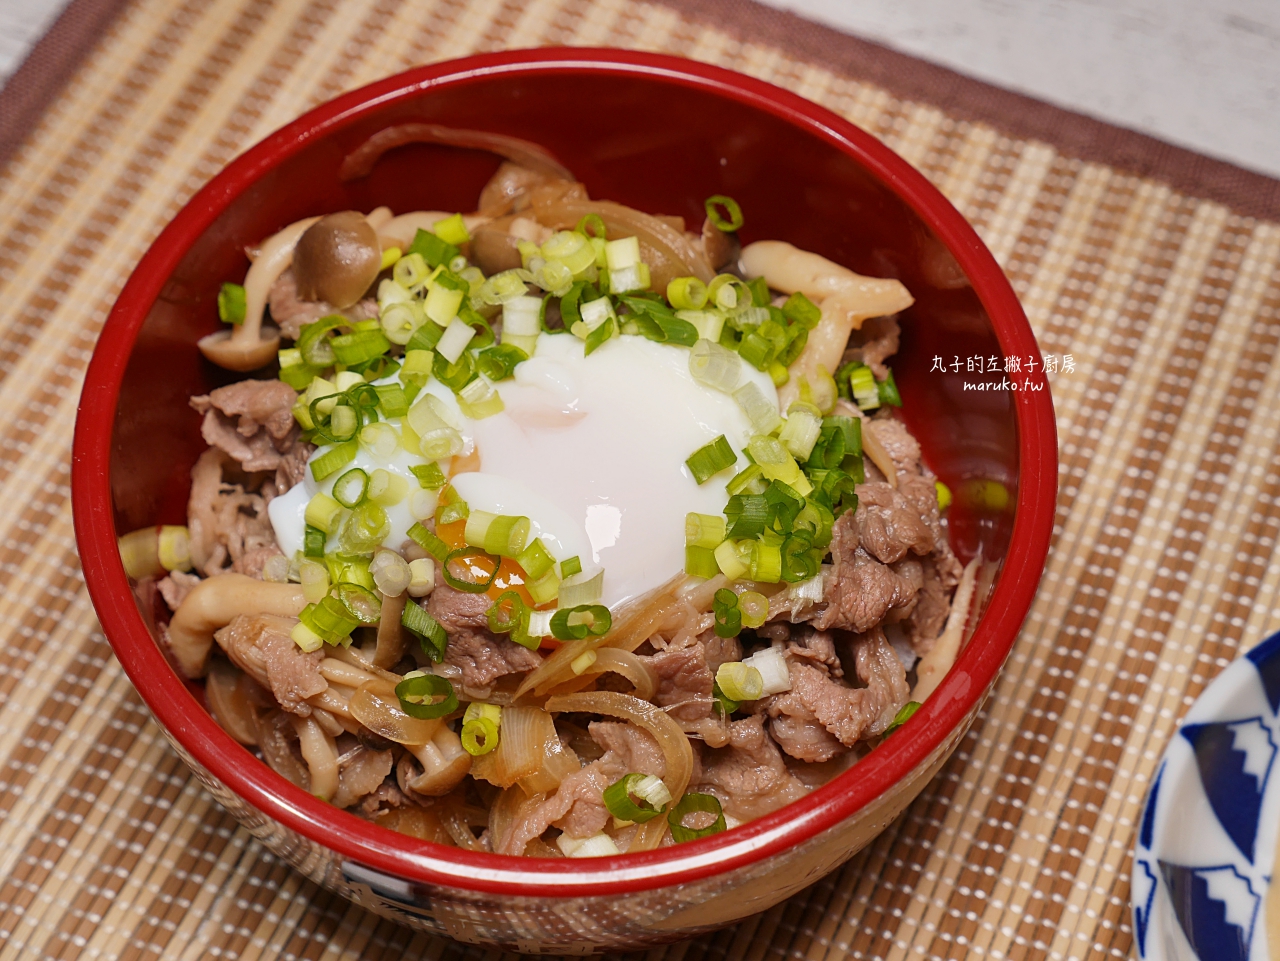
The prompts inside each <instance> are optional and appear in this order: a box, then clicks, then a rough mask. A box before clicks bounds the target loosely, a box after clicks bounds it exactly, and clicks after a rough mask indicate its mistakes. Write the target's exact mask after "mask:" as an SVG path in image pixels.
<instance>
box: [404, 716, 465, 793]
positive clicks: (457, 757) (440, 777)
mask: <svg viewBox="0 0 1280 961" xmlns="http://www.w3.org/2000/svg"><path fill="white" fill-rule="evenodd" d="M405 747H406V749H407V750H408V751H409V752H410V753H411V754H412V755H413V756H414V757H416V758H417V759H418V763H419V764H421V765H422V774H421V775H419V776H418V777H416V778H414V779H413V780H412V781H410V782H409V787H410V789H411V790H413V792H414V793H416V794H423V795H426V796H427V797H442V796H443V795H445V794H448V793H449V792H450V791H452V790H453V789H454V788H455V787H457V786H458V782H460V781H461V780H462V779H463V778H464V777H466V774H467V772H468V771H470V770H471V755H470V754H468V753H467V752H466V751H465V750H464V749H463V747H462V739H461V738H459V737H458V735H457V734H455V733H454V732H453V731H451V730H450V729H449V727H448V725H446V724H441V725H440V729H439V730H438V731H436V733H435V734H434V735H432V738H431V740H430V741H428V742H427V743H426V744H416V745H415V744H406V745H405Z"/></svg>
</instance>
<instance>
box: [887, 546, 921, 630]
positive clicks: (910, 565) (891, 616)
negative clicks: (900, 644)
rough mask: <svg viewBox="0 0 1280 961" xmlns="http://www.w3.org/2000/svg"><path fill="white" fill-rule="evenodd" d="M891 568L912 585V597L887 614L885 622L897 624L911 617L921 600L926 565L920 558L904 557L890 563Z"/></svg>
mask: <svg viewBox="0 0 1280 961" xmlns="http://www.w3.org/2000/svg"><path fill="white" fill-rule="evenodd" d="M889 569H890V570H892V571H893V572H894V573H895V574H897V575H898V576H899V577H901V578H902V579H903V580H904V581H906V582H907V583H908V584H910V585H911V599H910V600H909V601H907V602H906V603H905V604H903V605H901V606H899V607H895V608H893V609H892V610H891V611H889V613H888V614H886V615H885V618H884V622H885V623H886V624H895V623H897V622H898V621H904V620H906V619H907V618H909V617H910V616H911V615H912V613H914V612H915V609H916V605H917V604H918V603H919V602H920V589H921V588H922V587H924V565H923V564H922V563H921V561H920V559H918V558H915V557H904V558H903V559H902V560H900V561H897V562H895V563H893V564H890V565H889Z"/></svg>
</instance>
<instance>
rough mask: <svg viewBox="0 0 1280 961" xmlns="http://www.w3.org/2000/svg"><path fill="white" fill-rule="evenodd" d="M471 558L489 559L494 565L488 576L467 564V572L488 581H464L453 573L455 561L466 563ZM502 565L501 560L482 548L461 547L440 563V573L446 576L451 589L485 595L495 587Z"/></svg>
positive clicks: (446, 581) (445, 578) (472, 565)
mask: <svg viewBox="0 0 1280 961" xmlns="http://www.w3.org/2000/svg"><path fill="white" fill-rule="evenodd" d="M470 557H484V558H487V559H488V560H489V562H490V563H491V564H492V565H493V570H492V571H490V572H489V573H488V575H486V574H485V572H484V571H483V570H481V569H480V568H479V567H476V566H475V565H474V564H467V572H468V573H469V574H471V575H472V576H473V577H477V578H479V577H487V579H486V580H483V581H481V580H474V581H464V580H462V579H461V578H459V577H457V576H456V575H455V574H454V573H453V571H452V570H450V569H449V566H450V565H451V564H452V563H453V562H454V561H463V562H465V561H466V560H467V558H470ZM500 563H501V558H498V557H495V556H494V555H493V554H490V553H489V552H488V551H486V550H484V549H483V548H481V547H475V546H468V547H459V548H458V549H457V550H456V551H450V552H449V553H448V555H447V556H446V557H445V559H444V560H443V561H442V562H441V563H440V573H441V574H443V575H444V581H445V583H446V584H448V585H449V586H450V587H452V588H453V589H454V590H455V591H463V592H465V593H467V594H483V593H484V592H485V591H487V590H488V589H489V588H490V587H491V586H493V581H494V578H496V577H497V576H498V565H499V564H500Z"/></svg>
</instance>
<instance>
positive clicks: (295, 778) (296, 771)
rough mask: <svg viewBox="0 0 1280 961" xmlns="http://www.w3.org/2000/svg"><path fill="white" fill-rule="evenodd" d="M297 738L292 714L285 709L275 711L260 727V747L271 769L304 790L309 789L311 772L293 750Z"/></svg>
mask: <svg viewBox="0 0 1280 961" xmlns="http://www.w3.org/2000/svg"><path fill="white" fill-rule="evenodd" d="M296 740H298V732H297V731H295V730H294V727H293V723H292V722H291V720H290V715H288V714H286V713H285V712H284V711H273V712H272V713H271V714H269V715H268V716H267V717H266V718H264V719H263V721H262V724H260V725H259V727H258V747H259V749H260V750H261V751H262V757H263V759H264V760H265V761H266V762H267V764H268V765H269V766H270V767H271V770H273V771H275V772H276V773H277V774H279V775H280V776H281V777H283V778H285V779H286V780H288V781H290V782H292V783H293V784H296V785H297V786H298V787H300V788H302V789H303V790H304V791H309V790H311V774H310V773H309V772H308V771H307V766H306V765H305V764H303V763H302V762H301V761H300V760H299V759H298V755H296V754H294V752H293V742H294V741H296Z"/></svg>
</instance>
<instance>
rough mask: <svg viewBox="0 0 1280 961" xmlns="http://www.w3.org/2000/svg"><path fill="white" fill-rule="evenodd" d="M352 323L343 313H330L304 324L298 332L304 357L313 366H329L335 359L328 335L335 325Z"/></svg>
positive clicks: (300, 348)
mask: <svg viewBox="0 0 1280 961" xmlns="http://www.w3.org/2000/svg"><path fill="white" fill-rule="evenodd" d="M349 323H351V321H349V320H348V319H347V318H346V317H343V316H342V315H341V314H329V315H328V316H327V317H321V318H320V319H319V320H317V321H315V322H314V323H310V324H303V325H302V329H301V330H300V331H299V333H298V343H297V348H298V350H299V351H301V353H302V359H303V360H304V361H306V362H307V363H308V364H311V365H312V366H313V367H328V366H329V365H330V364H332V363H333V362H334V360H335V357H334V354H333V346H332V343H331V340H330V338H328V337H326V336H325V334H327V333H328V332H329V331H331V330H333V329H334V328H335V327H342V326H345V325H347V324H349Z"/></svg>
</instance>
